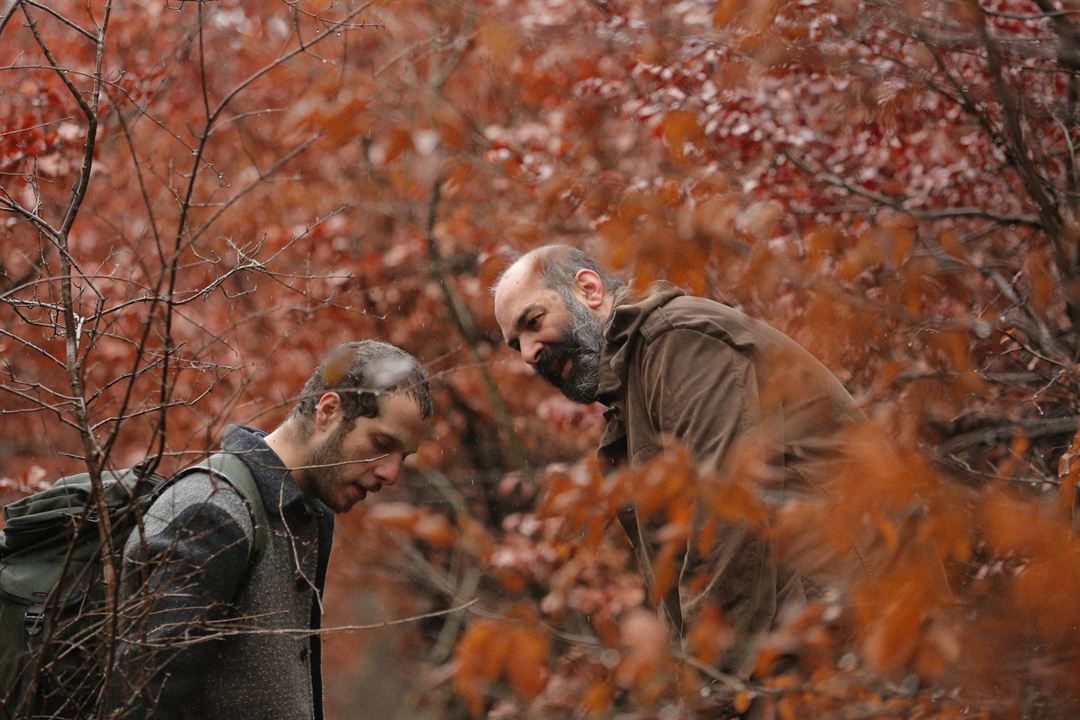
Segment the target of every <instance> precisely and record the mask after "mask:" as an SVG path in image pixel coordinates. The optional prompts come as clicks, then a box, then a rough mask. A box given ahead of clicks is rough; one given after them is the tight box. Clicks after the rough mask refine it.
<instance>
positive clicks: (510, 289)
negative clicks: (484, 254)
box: [495, 261, 543, 325]
mask: <svg viewBox="0 0 1080 720" xmlns="http://www.w3.org/2000/svg"><path fill="white" fill-rule="evenodd" d="M538 280H539V278H538V276H537V274H536V273H535V272H534V271H533V268H531V267H529V265H528V264H526V263H522V262H521V261H518V262H517V263H515V264H514V265H511V266H510V269H509V270H507V271H506V273H505V274H504V275H503V277H502V279H501V280H499V284H498V285H496V286H495V317H496V319H497V320H498V321H499V324H500V325H503V324H506V323H513V322H514V321H515V320H516V319H517V317H516V316H517V315H518V314H520V312H521V309H522V308H523V307H525V306H527V305H529V304H530V303H532V302H533V301H535V299H536V297H537V294H538V292H539V291H540V290H542V289H543V286H542V285H541V284H540V283H539V282H538Z"/></svg>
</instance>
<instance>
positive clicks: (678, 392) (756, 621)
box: [493, 245, 864, 675]
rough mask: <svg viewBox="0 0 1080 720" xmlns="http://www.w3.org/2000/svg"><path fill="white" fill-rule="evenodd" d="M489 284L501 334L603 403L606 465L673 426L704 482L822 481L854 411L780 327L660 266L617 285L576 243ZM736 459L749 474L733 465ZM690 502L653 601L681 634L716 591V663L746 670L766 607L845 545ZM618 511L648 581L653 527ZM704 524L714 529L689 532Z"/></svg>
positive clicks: (649, 445)
mask: <svg viewBox="0 0 1080 720" xmlns="http://www.w3.org/2000/svg"><path fill="white" fill-rule="evenodd" d="M493 292H494V304H495V317H496V319H497V321H498V323H499V326H500V328H501V330H502V333H503V336H504V338H505V340H506V343H507V345H509V346H510V347H511V348H512V349H513V350H515V351H516V352H518V353H520V355H521V358H522V359H523V360H524V361H525V362H526V363H528V364H529V365H530V366H532V367H533V368H534V369H535V371H536V373H537V374H538V375H540V376H541V377H543V378H544V379H546V380H547V381H548V382H550V383H551V384H552V385H554V386H555V387H556V388H558V389H559V390H560V391H561V392H562V393H563V394H564V395H566V397H568V398H570V399H571V400H574V401H575V402H579V403H592V402H594V401H598V402H601V403H603V404H604V405H605V406H606V407H607V410H606V412H605V414H604V417H605V420H606V423H607V427H606V431H605V434H604V436H603V440H602V441H601V445H600V450H599V452H600V455H601V457H602V459H604V460H606V461H608V462H609V463H610V464H611V465H621V464H623V463H628V462H629V463H631V464H638V463H643V462H645V461H647V460H649V459H650V458H652V457H654V456H656V455H657V454H658V453H659V452H661V451H662V449H663V448H664V446H665V443H666V442H668V441H670V440H674V441H676V442H678V443H681V444H682V445H683V446H685V447H686V448H687V449H688V450H689V452H690V453H691V455H692V457H693V459H694V460H695V462H696V463H697V466H698V469H699V471H700V476H701V477H702V478H703V481H704V482H706V483H714V485H713V486H712V491H713V494H714V495H715V494H716V493H723V492H724V488H725V485H724V484H723V483H733V482H744V481H749V482H750V484H751V486H752V487H753V490H754V492H755V493H756V494H757V495H758V496H759V497H760V498H762V500H763V502H767V503H770V504H771V505H772V506H774V507H782V506H783V505H784V504H785V503H788V502H790V501H792V500H794V499H799V498H806V497H812V496H813V494H814V493H815V492H819V491H821V489H822V488H823V486H824V485H825V484H827V483H828V481H829V480H830V476H831V475H832V474H833V473H835V472H836V468H837V465H836V463H837V462H839V461H840V459H841V458H842V457H843V456H844V443H845V438H846V431H847V430H848V429H850V428H852V427H854V426H855V425H856V424H857V423H859V422H861V421H863V420H864V416H863V414H862V413H861V411H860V410H859V409H858V408H857V407H856V405H855V402H854V401H853V399H852V397H851V396H850V395H849V394H848V392H847V391H846V390H845V389H844V387H843V386H842V385H841V384H840V382H839V381H838V380H837V379H836V378H835V377H834V376H833V375H832V374H831V373H830V372H829V371H828V370H827V369H826V368H825V367H824V366H823V365H822V364H821V363H820V362H818V361H817V360H816V359H814V358H813V357H812V356H811V355H810V353H809V352H807V351H806V350H805V349H804V348H802V347H801V346H799V345H798V344H797V343H796V342H795V341H794V340H792V339H791V338H789V337H787V336H786V335H784V334H783V333H781V332H779V331H777V330H775V329H773V328H771V327H769V326H768V325H766V324H764V323H761V322H758V321H756V320H753V319H751V318H750V317H748V316H746V315H744V314H743V313H741V312H739V311H737V310H735V309H733V308H731V307H728V306H726V305H722V304H720V303H717V302H713V301H711V300H707V299H704V298H700V297H693V296H690V295H687V294H685V293H684V292H682V291H681V290H679V289H678V288H676V287H674V286H673V285H670V284H668V283H666V282H657V283H655V284H653V285H652V286H651V287H649V288H647V289H646V290H645V291H644V292H632V291H630V290H629V289H628V288H627V286H626V283H625V282H624V281H623V280H621V279H619V278H617V277H615V276H614V275H612V274H611V273H609V272H608V271H607V270H606V269H605V268H604V267H603V266H601V265H600V264H599V263H598V262H597V261H596V260H595V259H594V258H592V257H591V256H589V255H588V254H587V253H585V252H583V251H581V250H579V249H577V248H573V247H570V246H567V245H548V246H544V247H541V248H538V249H536V250H533V251H531V252H529V253H527V254H525V255H523V256H522V257H520V258H519V259H517V260H516V261H515V262H514V263H513V264H512V265H511V266H510V267H509V268H507V269H506V271H505V272H504V273H503V275H502V276H501V277H500V279H499V280H498V282H497V283H496V284H495V287H494V289H493ZM748 454H749V456H750V457H751V458H752V459H753V460H754V462H751V463H748V462H747V457H748ZM748 467H749V468H753V469H754V471H753V475H754V477H752V478H745V477H736V475H738V474H739V473H740V472H743V471H744V470H745V469H746V468H748ZM737 468H738V469H737ZM699 500H700V495H699ZM696 510H697V513H698V515H697V517H696V518H695V525H694V529H695V532H692V533H690V537H689V538H688V540H687V542H686V546H685V548H684V549H683V552H682V554H681V558H680V560H681V570H680V572H679V582H678V583H676V584H675V586H674V587H673V588H672V590H671V591H670V592H668V593H667V594H666V596H665V597H664V598H663V600H662V601H661V604H660V607H659V608H658V610H659V611H660V612H661V614H662V615H663V616H664V617H665V618H666V619H667V621H668V622H669V623H670V625H671V627H672V628H673V630H674V632H675V633H676V635H677V636H681V635H682V633H683V632H684V630H685V629H686V625H687V623H688V622H689V621H690V619H691V617H692V616H693V615H695V614H696V613H697V612H698V611H699V610H700V609H701V608H702V607H703V606H704V605H705V604H708V603H712V604H714V605H715V606H717V607H719V609H720V610H721V611H722V612H723V614H724V617H725V618H726V620H727V622H728V623H729V624H730V625H731V627H732V629H733V630H734V631H735V637H736V638H737V642H736V643H734V646H733V648H732V651H731V652H730V653H729V655H728V657H727V658H726V659H725V662H724V664H725V669H726V670H728V671H730V672H735V673H737V674H740V675H746V674H747V673H748V672H749V669H748V668H747V667H745V666H744V662H745V661H746V660H747V659H748V657H749V656H750V650H751V649H752V647H753V640H754V639H755V638H756V637H759V636H760V634H761V633H762V632H764V631H767V630H769V629H771V628H772V627H774V624H775V622H776V620H777V614H778V611H779V610H780V608H781V607H783V606H784V605H785V604H787V603H801V602H804V601H805V600H806V598H807V596H808V595H810V596H814V595H817V594H820V593H821V592H822V591H823V590H824V589H825V588H826V587H827V586H828V585H829V584H830V582H831V581H832V580H833V579H835V578H837V577H839V576H840V575H842V574H843V572H848V571H850V568H851V567H852V566H853V565H854V564H857V563H858V561H859V559H858V553H857V552H856V551H855V549H854V548H852V552H851V553H847V557H837V556H836V555H835V554H834V555H833V556H831V557H826V556H823V554H822V553H820V552H817V551H808V552H800V551H798V550H797V549H795V548H792V550H793V551H792V552H791V553H790V555H785V558H784V559H783V560H781V559H780V558H779V557H778V555H777V552H776V548H775V547H774V546H773V543H772V542H771V540H770V539H769V538H767V537H765V535H764V534H763V533H761V532H759V531H758V530H757V529H756V528H754V527H751V526H750V525H748V524H747V523H740V522H733V521H730V520H725V519H722V518H717V517H716V515H715V513H712V514H711V515H710V510H709V508H708V507H706V506H705V505H703V504H702V503H700V502H698V503H697V505H696ZM822 520H823V521H824V518H822ZM620 521H621V523H622V525H623V527H624V529H625V531H626V533H627V535H628V537H629V539H630V540H631V542H632V544H633V545H634V548H635V550H636V552H637V555H638V560H639V565H640V567H641V570H642V573H643V574H644V576H645V580H646V582H647V583H648V584H650V585H651V584H652V583H653V581H654V577H653V573H652V570H653V568H654V566H655V560H656V558H657V555H658V552H659V545H660V543H659V540H658V538H657V537H655V533H653V532H651V530H653V528H650V527H649V526H648V523H646V522H643V521H642V518H640V517H639V516H638V514H637V513H636V511H635V508H634V507H633V506H632V505H630V506H628V507H627V508H625V509H624V510H623V511H622V512H621V513H620ZM705 524H709V525H710V526H711V528H712V530H710V532H712V531H715V535H713V536H712V540H711V541H710V542H708V543H706V544H707V547H702V546H701V545H702V543H700V542H699V540H700V536H699V535H698V532H697V531H700V530H701V528H702V527H703V526H704V525H705ZM797 544H798V543H797V542H796V543H795V545H797ZM841 566H843V569H842V568H841Z"/></svg>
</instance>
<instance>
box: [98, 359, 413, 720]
mask: <svg viewBox="0 0 1080 720" xmlns="http://www.w3.org/2000/svg"><path fill="white" fill-rule="evenodd" d="M431 415H432V399H431V391H430V388H429V386H428V381H427V375H426V373H425V371H424V369H423V367H422V366H421V365H420V364H419V363H418V362H417V360H416V359H415V358H414V357H412V356H411V355H409V354H408V353H406V352H404V351H402V350H400V349H398V348H397V347H394V346H393V345H388V344H386V343H381V342H375V341H360V342H350V343H345V344H343V345H340V346H338V347H337V348H335V349H334V350H332V351H331V352H330V353H329V354H328V355H327V357H326V358H325V359H324V361H323V362H322V364H321V365H320V366H319V367H318V368H317V369H316V370H315V372H314V374H313V375H312V376H311V378H310V379H309V380H308V382H307V385H306V386H305V387H304V389H303V392H302V395H301V397H300V400H299V402H297V404H296V406H295V407H294V408H293V410H292V412H291V413H290V415H289V416H288V417H287V418H286V419H285V421H284V422H283V423H282V424H281V425H280V426H278V427H277V429H275V430H274V431H273V432H271V433H269V434H267V433H264V432H262V431H259V430H256V429H254V428H248V427H241V426H237V425H232V426H229V428H228V429H227V430H226V432H225V438H224V442H223V443H222V450H223V452H224V453H228V454H231V455H233V456H235V457H236V458H238V459H239V460H240V461H241V462H242V463H243V464H244V465H246V466H247V469H248V470H249V471H250V474H251V476H252V478H253V480H254V485H255V487H256V488H257V491H258V495H259V497H260V498H261V502H262V506H263V507H262V511H261V512H256V511H255V509H254V508H251V507H249V506H248V504H247V503H248V501H247V500H246V499H245V495H246V494H247V493H241V492H238V491H237V488H236V487H235V485H236V483H235V481H233V480H231V479H229V478H228V477H227V476H228V473H226V477H218V476H214V475H211V474H208V473H207V472H202V471H195V472H192V473H190V474H185V475H182V476H181V477H180V478H179V479H176V480H174V481H173V482H172V483H171V484H170V485H169V486H167V488H166V489H165V490H164V491H163V492H162V493H161V494H160V496H159V497H158V498H157V499H156V500H155V501H154V503H153V505H151V506H150V508H149V509H148V510H147V512H146V514H145V518H144V524H143V527H142V529H141V530H137V531H136V532H133V533H132V535H131V537H130V538H129V540H128V543H127V545H126V546H125V550H124V562H123V574H122V583H121V586H122V587H121V596H120V607H121V612H122V617H123V619H124V620H126V621H127V623H128V625H129V626H128V627H127V628H126V629H125V630H124V631H123V635H122V637H123V641H122V642H121V644H120V647H119V649H118V655H117V659H116V663H115V665H114V668H115V673H114V677H113V679H112V683H111V686H110V698H109V700H110V704H111V706H112V707H113V708H114V710H115V711H116V714H117V715H119V716H122V717H128V718H136V717H138V718H143V717H154V718H192V719H195V718H198V719H199V720H209V719H212V718H222V719H223V720H225V719H228V720H234V719H235V718H247V719H250V720H269V719H271V718H274V719H275V720H278V719H288V718H293V719H295V720H301V719H304V720H309V719H310V718H321V717H322V716H323V714H322V713H323V709H322V679H321V663H320V661H321V655H320V648H321V644H320V640H319V635H318V632H317V631H318V628H319V626H320V617H321V610H322V595H323V585H324V582H325V579H326V569H327V562H328V560H329V557H330V543H331V536H332V532H333V524H334V522H333V514H334V513H343V512H345V511H347V510H348V509H349V508H351V507H352V506H353V505H354V504H356V503H357V502H360V501H362V500H363V499H364V498H366V497H367V495H368V494H369V493H373V492H378V491H379V489H380V488H382V487H383V486H385V485H392V484H393V483H394V482H395V481H396V480H397V478H398V475H399V473H400V472H401V466H402V462H403V460H404V459H405V458H406V456H408V455H409V454H410V453H412V452H415V450H416V447H417V444H418V443H419V442H420V439H421V437H422V436H423V435H424V433H425V432H426V430H427V426H428V424H429V420H430V418H431ZM223 467H227V466H223ZM234 470H235V469H234ZM258 518H263V519H265V521H266V525H267V527H265V528H262V533H263V534H262V535H261V536H260V537H261V538H262V539H263V542H261V543H256V530H255V528H254V527H253V523H254V522H256V519H258ZM257 544H258V545H260V547H256V545H257ZM253 551H255V552H254V556H252V553H253Z"/></svg>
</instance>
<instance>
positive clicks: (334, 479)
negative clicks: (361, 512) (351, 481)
mask: <svg viewBox="0 0 1080 720" xmlns="http://www.w3.org/2000/svg"><path fill="white" fill-rule="evenodd" d="M351 429H352V428H351V427H348V426H346V424H345V423H342V424H341V426H340V427H338V428H337V430H335V431H334V434H333V435H331V436H330V437H328V438H326V439H325V440H324V441H323V442H322V443H320V444H319V445H318V446H317V447H315V448H312V450H311V451H310V452H309V453H308V458H307V462H306V463H305V467H304V468H303V469H302V470H299V471H298V472H300V473H301V475H302V478H303V480H304V481H305V484H306V486H307V488H309V491H310V494H311V495H313V496H314V497H316V498H318V499H319V500H320V501H322V503H323V504H324V505H326V506H327V507H328V508H330V509H331V510H333V511H334V512H336V513H337V512H343V511H344V510H347V509H348V508H344V507H341V505H340V504H339V503H337V502H336V501H335V499H334V498H333V490H334V489H335V488H336V487H337V486H338V485H340V484H341V482H342V476H343V475H344V467H343V466H342V465H340V464H338V463H341V462H343V461H344V460H345V452H344V450H343V446H344V444H345V436H346V435H347V434H348V433H349V431H350V430H351ZM320 466H321V467H320Z"/></svg>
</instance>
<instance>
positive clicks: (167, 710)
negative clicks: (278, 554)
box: [108, 474, 253, 719]
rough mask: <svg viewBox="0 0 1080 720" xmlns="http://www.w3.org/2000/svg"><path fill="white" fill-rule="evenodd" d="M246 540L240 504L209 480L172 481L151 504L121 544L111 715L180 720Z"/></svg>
mask: <svg viewBox="0 0 1080 720" xmlns="http://www.w3.org/2000/svg"><path fill="white" fill-rule="evenodd" d="M252 537H253V533H252V527H251V517H250V514H249V511H248V509H247V507H246V505H245V503H244V500H243V499H242V498H241V497H240V496H239V494H237V492H236V491H235V490H234V489H233V488H232V487H231V486H229V485H227V484H226V483H223V482H220V481H218V480H216V479H213V478H211V477H210V476H208V475H203V474H193V475H189V476H186V477H184V478H182V479H180V480H178V481H176V482H174V483H173V484H172V485H171V486H170V487H168V488H167V489H166V490H165V491H164V492H162V494H161V495H160V496H159V497H158V498H157V500H155V501H154V503H153V505H151V506H150V508H149V509H148V510H147V512H146V514H145V516H144V518H143V523H142V524H141V527H137V528H136V529H135V530H134V531H133V532H132V534H131V536H130V537H129V538H128V541H127V544H126V545H125V548H124V558H123V569H122V575H121V595H120V598H119V603H118V605H119V609H120V613H121V642H120V643H119V646H118V648H117V655H116V658H115V663H114V672H113V676H112V680H111V682H110V687H109V693H108V695H109V705H110V708H111V709H112V710H113V712H114V713H115V715H114V716H120V717H125V718H143V717H150V716H152V717H154V718H159V719H165V718H182V717H185V714H184V708H185V706H186V702H185V700H186V698H188V697H190V696H191V695H192V694H194V693H196V692H197V691H198V687H199V685H200V679H201V677H202V675H203V674H204V673H206V672H207V670H208V669H210V668H212V667H213V662H212V658H213V656H214V654H215V653H216V652H220V650H219V647H218V646H219V644H220V642H221V640H220V635H221V632H220V631H221V630H222V629H223V622H224V621H227V620H228V618H229V615H230V607H231V605H230V604H231V602H232V601H233V599H234V597H235V595H236V593H237V590H238V589H239V587H240V584H241V582H242V580H243V578H244V575H245V572H246V570H247V563H248V553H249V551H250V548H251V545H252V542H253V540H252ZM215 634H216V635H217V636H218V639H215Z"/></svg>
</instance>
